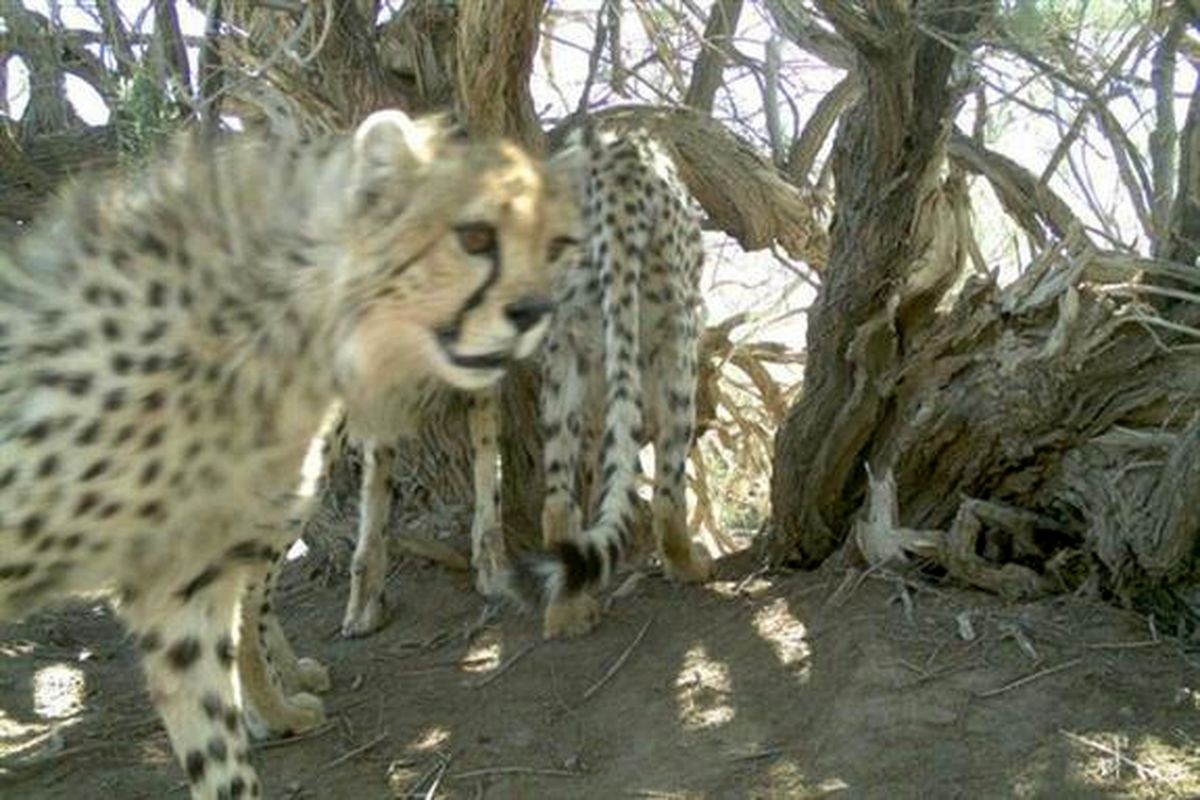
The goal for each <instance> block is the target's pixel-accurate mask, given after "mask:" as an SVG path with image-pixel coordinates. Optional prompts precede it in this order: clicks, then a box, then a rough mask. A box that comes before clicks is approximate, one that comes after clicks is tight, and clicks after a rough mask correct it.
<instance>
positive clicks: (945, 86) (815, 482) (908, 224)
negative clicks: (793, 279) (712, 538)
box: [771, 0, 990, 565]
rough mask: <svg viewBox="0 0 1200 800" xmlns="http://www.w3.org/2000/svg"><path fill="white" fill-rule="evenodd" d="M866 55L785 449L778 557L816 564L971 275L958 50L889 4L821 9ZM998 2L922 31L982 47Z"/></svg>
mask: <svg viewBox="0 0 1200 800" xmlns="http://www.w3.org/2000/svg"><path fill="white" fill-rule="evenodd" d="M822 5H823V7H824V10H825V11H826V13H827V15H828V16H829V18H830V19H831V20H832V21H834V23H835V24H836V25H837V27H838V30H839V32H840V33H841V34H842V35H843V36H844V37H845V38H846V39H847V40H848V41H850V42H851V43H853V44H854V45H855V46H856V48H857V49H858V52H859V70H860V76H861V80H862V83H863V86H864V92H863V94H862V96H861V98H860V100H859V101H858V103H857V105H856V106H855V107H854V108H853V109H851V110H850V112H849V113H847V114H845V115H844V116H843V118H842V124H841V127H840V130H839V133H838V138H837V141H836V144H835V149H834V153H833V160H834V161H833V164H834V166H833V169H834V175H835V177H836V183H837V205H836V208H837V211H836V216H835V217H834V221H833V225H832V243H831V249H830V253H829V263H828V266H827V268H826V273H825V280H824V282H823V284H822V287H821V291H820V294H819V295H818V297H817V301H816V303H815V304H814V306H813V308H812V310H811V311H810V313H809V324H808V358H807V363H806V368H805V374H804V393H803V395H802V396H801V398H800V400H799V402H798V403H797V404H796V406H795V407H794V408H793V409H792V412H791V414H790V415H789V417H788V420H787V422H786V424H785V425H784V428H783V429H782V430H781V431H780V433H779V435H778V437H777V440H776V467H775V473H774V478H773V481H772V489H771V501H772V505H773V509H774V510H773V514H774V518H773V525H772V543H771V544H772V548H773V552H774V553H775V555H776V556H777V557H778V558H782V559H786V560H789V561H798V562H800V563H802V564H806V565H812V564H816V563H818V562H820V561H821V560H823V559H824V558H825V557H826V556H828V555H829V554H830V553H831V552H832V551H833V550H834V549H835V548H836V547H837V546H838V544H839V543H840V541H841V540H842V539H843V538H844V537H845V534H846V530H847V525H848V522H849V519H850V515H851V512H852V511H853V510H854V508H855V507H856V506H857V505H858V503H859V501H860V500H861V497H862V489H863V486H864V479H865V474H864V473H863V471H862V463H863V461H864V457H865V456H866V455H867V451H868V446H869V444H870V443H871V441H872V437H873V435H874V434H875V432H876V429H877V428H878V427H879V425H880V424H881V423H882V422H883V421H884V420H885V419H886V418H887V417H888V415H889V413H890V409H889V405H888V403H887V391H886V387H884V386H882V385H880V381H881V380H882V379H883V378H884V373H885V372H887V371H888V370H890V368H892V367H894V366H895V365H896V363H897V362H898V361H899V360H900V359H901V358H902V353H903V348H904V342H903V339H904V338H905V337H906V336H908V335H911V330H910V329H914V328H919V327H920V326H922V325H923V324H924V323H925V321H926V319H927V318H928V316H929V314H930V313H931V312H932V303H931V300H932V302H936V300H937V294H938V291H939V290H941V289H944V288H945V285H946V284H947V283H948V282H951V281H953V280H954V279H955V278H956V277H958V273H959V272H960V271H961V265H962V245H961V242H959V241H958V231H957V227H956V225H955V219H954V216H955V215H954V212H953V209H952V208H951V207H950V205H949V203H948V202H947V199H946V196H945V195H946V189H945V188H944V187H943V186H942V185H941V182H940V181H939V179H938V170H939V169H940V168H941V167H942V165H943V163H944V161H945V150H946V139H947V135H948V132H949V120H950V117H951V114H952V112H953V111H954V109H955V107H956V100H957V98H958V90H956V89H954V88H952V87H951V86H950V80H949V79H950V69H951V67H952V66H953V64H954V59H955V51H954V50H952V49H951V48H950V47H948V46H947V45H946V44H944V43H943V40H942V39H941V38H940V37H939V38H933V37H931V36H928V35H927V34H925V33H923V32H921V31H920V30H918V27H917V20H915V19H913V18H912V16H910V15H909V14H908V13H907V12H905V11H903V10H902V6H903V4H896V5H893V6H889V9H890V12H889V14H887V15H885V16H887V17H888V18H887V19H883V18H879V21H878V25H877V26H876V25H875V23H874V22H872V21H871V20H872V18H871V17H868V16H867V15H857V14H855V13H854V11H853V10H852V9H850V8H849V7H847V6H846V5H844V4H838V3H834V2H832V0H831V1H830V2H826V3H823V4H822ZM989 6H990V4H989V3H987V2H960V0H943V2H937V3H929V4H923V5H922V6H921V8H922V11H923V14H922V17H923V22H924V23H925V24H927V25H933V26H936V27H937V28H938V29H939V30H940V31H941V32H942V33H943V34H945V35H946V36H948V37H950V38H951V40H953V41H964V40H967V39H969V37H970V34H971V32H972V31H973V30H974V29H975V27H976V26H977V25H978V24H979V22H980V20H981V19H982V18H983V17H984V16H985V15H986V14H987V12H988V10H989Z"/></svg>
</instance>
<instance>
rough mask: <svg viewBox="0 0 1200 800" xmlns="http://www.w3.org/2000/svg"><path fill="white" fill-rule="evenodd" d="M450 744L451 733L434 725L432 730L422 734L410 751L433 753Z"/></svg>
mask: <svg viewBox="0 0 1200 800" xmlns="http://www.w3.org/2000/svg"><path fill="white" fill-rule="evenodd" d="M449 743H450V731H449V730H448V729H446V728H444V727H442V726H441V725H434V726H433V727H432V728H429V729H428V730H426V731H424V732H422V733H421V735H420V736H419V737H418V738H417V741H416V742H415V743H414V744H413V745H412V746H411V747H410V748H409V750H412V751H416V752H418V753H432V752H435V751H437V750H441V749H442V748H443V747H445V746H446V745H447V744H449Z"/></svg>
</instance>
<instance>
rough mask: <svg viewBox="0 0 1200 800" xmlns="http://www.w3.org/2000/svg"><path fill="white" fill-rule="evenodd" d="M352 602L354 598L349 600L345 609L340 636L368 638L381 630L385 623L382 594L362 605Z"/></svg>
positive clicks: (385, 612)
mask: <svg viewBox="0 0 1200 800" xmlns="http://www.w3.org/2000/svg"><path fill="white" fill-rule="evenodd" d="M354 600H355V598H351V602H350V604H349V605H348V606H347V607H346V616H345V618H343V620H342V636H344V637H346V638H347V639H354V638H357V637H359V636H369V635H371V634H372V633H374V632H375V631H377V630H379V629H380V628H382V627H383V623H384V622H386V621H387V611H386V609H385V607H384V603H383V593H382V592H380V593H379V594H377V595H375V596H373V597H370V598H368V599H367V600H366V601H365V602H362V603H356V602H354Z"/></svg>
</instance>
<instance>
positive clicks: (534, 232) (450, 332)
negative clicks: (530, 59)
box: [336, 111, 583, 408]
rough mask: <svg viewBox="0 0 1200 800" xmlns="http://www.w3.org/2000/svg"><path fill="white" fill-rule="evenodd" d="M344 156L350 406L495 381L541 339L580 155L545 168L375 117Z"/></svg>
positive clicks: (513, 150) (570, 240)
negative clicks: (411, 389) (430, 385)
mask: <svg viewBox="0 0 1200 800" xmlns="http://www.w3.org/2000/svg"><path fill="white" fill-rule="evenodd" d="M351 160H352V167H351V169H352V172H353V174H352V175H351V185H352V197H351V198H350V199H349V201H348V202H349V205H350V206H351V208H352V209H353V213H352V215H351V219H350V221H349V224H348V225H347V226H346V235H348V236H349V237H350V238H349V241H348V242H347V243H346V246H345V247H344V252H346V253H347V254H348V258H347V259H346V264H345V266H344V270H345V273H346V274H345V277H344V283H343V297H342V316H341V322H340V324H339V327H338V332H337V339H338V341H337V343H336V347H337V353H336V363H337V375H338V381H339V385H340V388H341V390H342V393H343V396H344V397H345V399H346V401H347V403H348V404H350V405H351V407H352V408H353V406H354V405H356V400H360V401H361V402H362V403H364V404H367V405H371V404H372V402H373V401H372V398H377V397H379V396H380V395H381V394H386V393H388V392H389V391H390V390H391V389H392V388H394V387H395V386H396V385H398V384H409V383H411V382H412V381H414V380H427V379H429V378H431V377H432V378H433V379H434V380H435V381H438V382H441V383H445V384H449V385H450V386H453V387H456V388H459V389H466V390H479V389H483V388H486V387H488V386H491V385H493V384H495V383H496V382H497V381H498V380H499V379H500V377H501V376H502V375H503V373H504V370H505V368H506V367H507V366H508V365H509V364H510V363H511V362H512V361H513V360H514V359H519V358H523V357H525V356H528V355H529V354H530V353H532V352H533V351H534V350H535V348H536V347H537V345H538V344H539V343H540V341H541V339H542V337H543V335H544V334H545V332H546V329H547V327H548V325H549V318H550V312H551V310H552V305H551V298H552V296H553V282H554V277H555V273H556V271H557V269H559V268H560V267H558V266H556V265H558V264H562V263H565V262H566V259H567V258H568V256H567V255H566V253H567V252H569V251H574V250H577V244H578V242H579V241H580V240H581V239H582V238H583V233H582V230H581V225H582V223H581V215H580V211H579V203H578V196H579V192H578V186H579V178H578V175H579V161H578V156H568V157H563V158H560V159H558V160H555V161H551V162H548V163H547V162H542V161H540V160H537V159H534V158H531V157H530V156H528V155H527V154H526V153H525V152H524V151H523V150H521V149H520V148H519V147H517V146H516V145H514V144H511V143H509V142H505V141H499V140H497V141H481V142H468V141H464V140H463V139H462V138H461V137H455V136H454V135H452V134H451V133H450V132H448V131H447V130H446V129H445V128H443V127H442V126H441V125H439V124H438V123H436V122H430V121H414V120H411V119H409V118H408V117H407V116H405V115H404V114H403V113H401V112H398V111H383V112H378V113H376V114H373V115H372V116H371V117H369V118H368V119H367V120H366V121H365V122H364V123H363V124H362V125H361V126H360V127H359V129H358V130H357V132H356V133H355V136H354V144H353V155H352V159H351Z"/></svg>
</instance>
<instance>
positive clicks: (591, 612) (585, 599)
mask: <svg viewBox="0 0 1200 800" xmlns="http://www.w3.org/2000/svg"><path fill="white" fill-rule="evenodd" d="M599 621H600V604H599V603H597V602H596V598H594V597H592V596H591V595H590V594H579V595H576V596H575V597H569V598H564V599H561V600H557V601H555V602H553V603H551V604H550V605H549V606H547V607H546V615H545V618H544V620H543V624H542V635H543V636H544V637H545V638H547V639H561V638H569V637H572V636H581V635H583V634H585V633H587V632H588V631H590V630H591V629H592V628H594V627H596V624H597V623H598V622H599Z"/></svg>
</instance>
